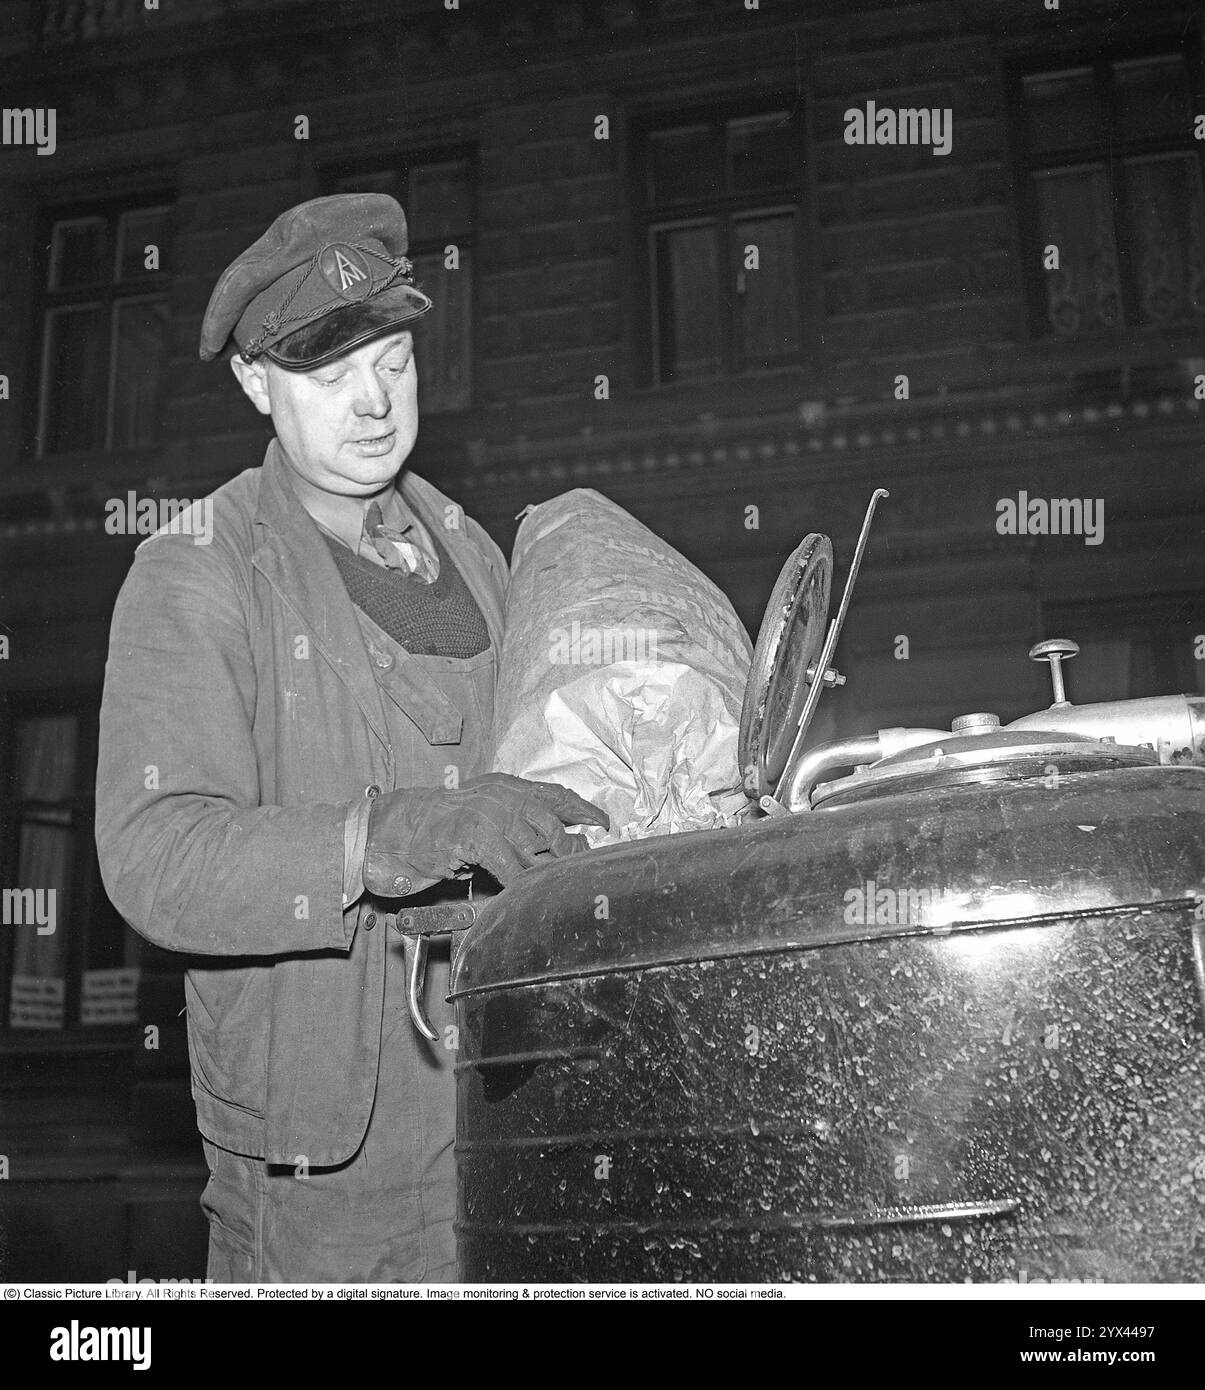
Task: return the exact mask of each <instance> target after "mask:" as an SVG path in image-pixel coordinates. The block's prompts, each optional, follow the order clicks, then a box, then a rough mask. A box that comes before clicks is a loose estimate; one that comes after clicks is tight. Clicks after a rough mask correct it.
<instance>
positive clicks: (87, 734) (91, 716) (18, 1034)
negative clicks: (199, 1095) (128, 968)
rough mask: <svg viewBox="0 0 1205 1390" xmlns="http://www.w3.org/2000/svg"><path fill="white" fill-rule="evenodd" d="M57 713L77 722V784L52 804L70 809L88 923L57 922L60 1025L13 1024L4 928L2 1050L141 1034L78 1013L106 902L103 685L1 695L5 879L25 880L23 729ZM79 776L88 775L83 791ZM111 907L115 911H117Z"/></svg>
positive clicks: (74, 876)
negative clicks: (100, 795) (98, 782)
mask: <svg viewBox="0 0 1205 1390" xmlns="http://www.w3.org/2000/svg"><path fill="white" fill-rule="evenodd" d="M56 715H73V716H75V718H76V720H77V722H78V727H77V734H76V769H75V774H76V781H75V787H76V789H75V790H74V791H73V792H72V793H71V794H70V795H69V796H66V797H64V798H63V799H62V801H61V802H57V803H55V804H56V805H63V806H68V807H70V810H71V831H72V834H73V835H74V836H75V837H76V840H75V852H74V854H73V858H72V865H71V879H70V887H69V889H68V899H67V906H68V909H69V913H70V917H71V919H72V920H73V921H74V922H76V923H77V924H78V923H83V924H84V928H83V930H79V929H74V930H71V929H68V928H66V925H65V924H63V923H60V927H59V929H60V930H63V929H67V930H68V935H67V937H66V940H65V943H64V960H63V980H64V991H63V1026H62V1027H61V1028H13V1027H12V1024H11V1016H12V978H13V962H14V958H15V953H16V936H15V934H12V933H9V932H7V931H5V932H4V933H3V941H2V944H0V1052H2V1051H14V1050H18V1051H31V1050H32V1051H42V1050H53V1049H55V1048H59V1047H72V1046H75V1045H76V1044H81V1045H87V1046H89V1047H91V1046H93V1045H96V1044H101V1045H103V1046H104V1047H106V1048H107V1047H111V1046H117V1047H120V1046H124V1045H126V1043H132V1041H133V1040H134V1039H135V1038H136V1035H137V1032H138V1024H137V1023H133V1024H129V1023H117V1024H104V1023H83V1022H81V1018H80V1015H81V1011H82V999H83V983H84V973H85V970H86V968H87V961H88V946H89V943H90V940H91V933H92V929H93V919H94V911H93V909H94V905H95V904H96V902H97V901H98V899H99V898H105V899H106V901H107V895H106V894H105V887H104V883H103V882H102V880H101V877H100V873H99V867H98V865H97V864H96V858H95V841H96V793H95V775H96V774H95V769H96V760H97V751H98V744H99V732H100V692H99V691H96V690H90V689H83V688H78V687H72V688H68V689H62V690H54V691H46V692H41V691H39V692H37V693H28V694H18V693H9V694H0V884H2V885H4V886H16V887H19V886H21V885H19V884H17V883H16V877H17V872H18V866H19V862H20V847H21V826H22V824H23V823H24V820H23V817H22V814H21V807H22V806H23V804H24V803H23V801H22V799H21V797H20V795H19V788H18V786H17V773H18V757H17V742H18V739H17V732H18V727H19V725H20V723H21V721H22V720H24V719H30V718H34V719H36V718H42V717H53V716H56ZM81 778H83V779H84V780H83V782H82V786H83V789H82V790H81V789H80V788H81ZM110 907H112V904H110ZM113 911H114V912H116V909H115V908H114V909H113ZM124 931H125V932H126V933H130V936H129V940H130V942H131V943H132V945H133V947H134V950H133V960H132V962H131V965H135V966H137V965H140V964H141V956H142V950H141V941H140V939H139V938H138V936H137V935H136V934H134V933H133V932H132V929H131V928H130V927H129V925H128V924H127V925H126V926H125V927H124Z"/></svg>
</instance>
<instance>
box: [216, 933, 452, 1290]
mask: <svg viewBox="0 0 1205 1390" xmlns="http://www.w3.org/2000/svg"><path fill="white" fill-rule="evenodd" d="M410 949H412V948H410ZM447 992H448V961H447V956H446V953H445V954H444V955H443V957H442V959H440V958H437V955H436V948H433V950H432V959H431V961H430V963H429V965H428V969H427V988H426V1001H427V1015H428V1017H429V1018H430V1020H431V1022H432V1024H433V1025H434V1026H435V1028H436V1029H437V1030H438V1032H439V1033H440V1041H439V1042H435V1043H429V1042H428V1041H427V1040H426V1039H425V1038H423V1037H422V1036H421V1035H420V1034H419V1033H418V1031H417V1030H416V1029H415V1027H414V1026H413V1024H412V1023H411V1022H410V1015H409V1013H408V1011H407V1008H406V971H405V961H404V957H403V952H402V946H401V939H400V938H399V937H396V936H394V937H393V939H392V940H391V942H390V950H389V965H388V968H387V975H386V987H385V1021H384V1025H383V1029H382V1034H383V1036H382V1042H381V1069H380V1076H379V1078H378V1081H377V1094H376V1100H375V1102H374V1105H373V1111H372V1117H371V1119H370V1120H369V1124H368V1132H367V1134H366V1135H365V1136H364V1141H363V1143H362V1144H361V1145H360V1148H359V1151H358V1152H357V1153H356V1154H355V1156H354V1157H353V1158H351V1159H349V1160H348V1161H347V1162H346V1163H342V1164H340V1165H339V1166H338V1167H335V1168H310V1169H309V1171H308V1174H306V1173H305V1172H304V1170H303V1169H300V1168H294V1167H291V1166H288V1165H281V1164H270V1163H265V1162H264V1160H263V1159H260V1158H248V1157H246V1156H244V1155H242V1154H235V1153H231V1152H230V1151H229V1150H227V1149H220V1148H218V1147H217V1146H216V1145H214V1144H211V1143H210V1142H209V1141H208V1140H205V1141H204V1145H205V1158H206V1161H207V1162H208V1164H209V1174H210V1176H209V1182H208V1184H207V1185H206V1187H205V1191H204V1194H203V1195H202V1197H201V1206H202V1208H203V1209H204V1211H205V1214H206V1216H207V1217H208V1218H209V1264H208V1269H207V1275H208V1277H209V1278H210V1279H211V1280H214V1281H216V1282H219V1283H288V1284H293V1283H351V1284H359V1283H381V1284H385V1283H410V1282H413V1283H437V1282H440V1283H446V1282H449V1281H451V1280H454V1279H455V1278H456V1245H455V1239H454V1237H453V1234H452V1222H453V1220H454V1218H455V1215H456V1169H455V1163H454V1160H453V1153H452V1149H453V1143H454V1140H455V1134H456V1091H455V1080H454V1076H453V1070H452V1068H453V1064H454V1062H455V1059H456V1053H455V1051H454V1050H453V1048H451V1047H448V1046H445V1041H447V1042H452V1041H453V1039H454V1034H453V1033H452V1032H451V1025H452V1023H453V1011H452V1009H451V1008H450V1007H449V1006H448V1005H447V1004H446V1003H445V1002H444V996H445V995H446V994H447Z"/></svg>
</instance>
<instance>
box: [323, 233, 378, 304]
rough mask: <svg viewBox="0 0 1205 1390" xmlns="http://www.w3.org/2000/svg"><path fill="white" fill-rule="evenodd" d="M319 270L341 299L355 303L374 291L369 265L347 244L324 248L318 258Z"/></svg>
mask: <svg viewBox="0 0 1205 1390" xmlns="http://www.w3.org/2000/svg"><path fill="white" fill-rule="evenodd" d="M318 269H319V270H320V271H321V272H322V278H323V279H324V280H325V281H326V283H327V284H328V285H329V286H330V287H331V289H332V290H334V292H335V293H336V294H337V295H338V296H339V298H340V299H348V300H352V301H353V302H354V301H355V300H358V299H364V298H366V297H367V296H368V294H369V293H370V292H371V291H372V275H371V273H370V272H369V269H368V263H367V262H366V261H365V259H364V257H363V256H362V255H361V254H360V252H359V251H357V250H356V248H355V247H354V246H348V245H347V244H346V242H335V243H333V244H332V245H330V246H324V247H323V248H322V252H321V254H320V255H319V257H318Z"/></svg>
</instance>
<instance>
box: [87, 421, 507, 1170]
mask: <svg viewBox="0 0 1205 1390" xmlns="http://www.w3.org/2000/svg"><path fill="white" fill-rule="evenodd" d="M288 475H289V466H288V464H287V463H286V461H285V460H284V458H283V456H282V454H281V452H280V448H279V445H278V444H277V443H276V442H275V441H273V443H272V444H271V445H270V446H269V448H268V452H267V455H266V457H265V460H264V464H263V466H262V467H261V468H252V469H248V470H247V471H246V472H244V473H242V474H240V475H239V476H238V477H237V478H234V479H233V480H232V481H231V482H229V483H227V484H225V486H223V487H221V488H219V489H218V490H217V492H215V493H213V494H212V496H211V497H210V498H207V499H204V501H202V502H198V503H194V504H193V507H194V509H195V508H197V507H203V506H205V505H206V503H210V504H211V505H212V536H211V539H210V541H209V543H207V544H205V543H198V541H199V538H200V537H201V536H203V535H204V532H205V530H206V529H207V528H206V527H205V526H204V525H203V524H199V523H198V522H197V521H196V520H195V518H194V519H193V520H192V521H190V520H189V518H188V516H187V514H185V515H184V516H182V517H179V518H177V519H176V521H175V522H174V523H173V524H172V526H171V527H169V528H165V529H164V530H163V531H160V532H159V533H157V534H156V535H154V536H151V537H149V538H148V539H147V540H146V541H144V542H143V543H142V544H141V545H140V546H139V547H138V549H137V551H136V553H135V558H134V563H133V566H132V567H131V569H130V573H129V575H128V576H127V578H126V581H125V583H124V585H123V586H122V590H121V593H120V595H119V596H118V600H117V605H116V608H115V610H114V614H113V624H112V630H111V635H110V645H109V659H108V665H107V667H106V675H105V691H104V698H103V701H102V705H101V716H100V753H99V760H98V767H97V790H96V841H97V848H98V853H99V857H100V867H101V873H102V876H103V879H104V884H105V888H106V890H107V891H108V894H109V897H110V898H111V899H112V901H113V903H114V905H115V906H116V907H117V909H118V911H119V912H120V913H121V914H122V916H124V917H125V919H126V920H127V921H128V922H129V923H130V925H131V926H133V927H134V929H135V930H136V931H138V932H140V933H141V934H142V935H143V936H145V937H146V938H147V939H148V940H150V941H152V942H154V943H155V944H156V945H158V946H162V947H165V948H167V949H168V950H172V951H183V952H190V953H193V954H194V959H193V960H192V961H191V962H190V964H189V969H188V972H187V976H186V982H185V992H186V1002H187V1011H188V1036H189V1053H190V1058H191V1062H192V1086H193V1095H194V1098H195V1100H196V1104H197V1117H198V1124H199V1127H200V1129H201V1132H202V1133H203V1134H204V1135H205V1136H206V1137H207V1138H208V1139H210V1140H211V1141H212V1142H213V1143H215V1144H219V1145H221V1146H222V1147H224V1148H228V1149H232V1150H235V1151H236V1152H239V1153H244V1154H250V1155H253V1156H258V1157H263V1158H266V1159H267V1160H268V1161H269V1162H273V1163H288V1164H297V1163H298V1162H300V1161H301V1160H303V1159H304V1160H305V1161H306V1162H307V1163H308V1164H310V1165H314V1166H327V1165H333V1164H337V1163H341V1162H344V1161H345V1160H347V1159H348V1158H350V1157H351V1156H352V1155H353V1154H354V1153H355V1152H356V1150H357V1148H358V1147H359V1144H360V1141H361V1139H362V1138H363V1135H364V1133H365V1131H366V1128H367V1125H368V1118H369V1114H370V1113H371V1110H372V1102H373V1096H374V1093H375V1089H376V1079H377V1072H378V1067H379V1065H380V1045H381V1015H382V1001H383V994H384V982H385V953H386V951H387V949H390V947H389V946H388V945H387V939H388V936H389V933H387V932H386V931H385V930H383V929H382V930H378V931H373V930H371V927H372V925H375V921H376V913H377V912H378V911H380V909H381V906H382V905H381V904H380V903H379V902H376V901H374V900H373V899H371V898H369V897H367V896H366V895H361V896H358V897H356V898H355V899H354V900H353V901H351V902H349V903H348V904H346V905H345V902H344V896H345V895H344V887H345V885H344V855H345V847H346V846H345V838H346V837H345V830H346V827H347V825H348V822H349V817H348V812H349V810H350V808H351V807H352V805H353V804H354V803H356V802H357V801H358V800H359V799H361V798H363V797H365V796H375V795H377V794H379V793H380V791H381V790H385V791H389V790H393V789H394V788H404V787H406V786H413V785H436V784H437V779H436V778H435V777H434V776H433V775H432V767H433V766H434V765H436V764H435V762H434V760H433V758H432V757H428V758H426V760H425V762H424V760H423V759H422V758H420V757H419V756H418V754H419V753H420V752H428V753H432V754H435V755H438V763H439V764H442V762H443V761H445V757H444V754H445V753H446V752H454V751H455V748H454V745H456V744H457V743H458V742H459V740H460V737H461V731H462V725H463V722H464V721H463V709H460V710H458V708H457V706H456V704H455V703H454V702H453V701H452V700H450V699H448V698H447V696H446V695H445V694H444V693H443V691H442V690H441V681H440V678H439V674H438V671H439V665H440V663H439V661H438V660H435V659H430V658H428V659H426V660H423V659H420V658H410V657H408V654H407V653H406V652H405V650H404V649H401V648H398V649H397V652H398V658H399V659H394V657H393V656H392V654H391V655H390V656H389V657H388V658H385V657H383V656H382V654H381V653H380V652H379V651H373V652H370V651H369V647H368V644H367V643H366V640H365V636H364V635H363V633H362V631H361V626H360V622H359V615H358V614H357V612H356V610H355V609H354V607H353V605H352V603H351V600H350V599H349V597H348V595H347V591H346V589H345V587H344V584H343V581H342V580H341V578H340V576H339V572H338V570H337V568H336V567H335V563H334V560H333V559H332V557H331V554H330V552H329V550H328V548H327V544H326V543H325V541H324V540H323V538H322V534H321V533H320V531H319V530H318V527H317V525H316V524H315V522H314V521H313V520H312V519H311V517H310V516H309V514H308V512H306V510H305V508H304V507H303V506H302V505H301V502H300V500H299V499H298V497H297V494H296V493H295V492H294V490H293V488H292V486H291V485H290V483H289V477H288ZM400 487H401V492H402V496H403V498H404V500H405V501H406V502H407V503H408V504H409V506H410V508H411V509H412V511H413V512H414V513H415V514H416V515H417V516H418V517H419V519H420V520H421V521H422V522H423V523H424V524H425V525H426V526H427V527H428V528H429V529H431V530H437V531H438V534H439V536H440V537H441V539H442V541H443V543H444V546H445V549H446V550H447V552H448V554H449V555H450V556H451V558H452V559H453V561H454V563H455V564H456V565H457V567H458V568H459V569H460V571H461V573H462V574H463V575H464V578H465V580H466V582H467V584H468V586H469V588H470V590H471V592H472V594H473V596H474V598H475V599H476V601H477V603H478V604H479V606H480V608H481V611H482V613H483V615H484V617H485V620H486V623H487V626H488V628H489V632H490V637H491V641H492V650H493V651H495V652H496V651H498V650H500V648H501V639H502V622H503V604H504V599H505V590H506V580H507V571H506V562H505V560H504V559H503V557H502V554H501V552H500V551H499V549H498V547H497V546H496V545H495V544H494V542H493V541H492V540H491V539H490V538H489V536H488V535H487V534H486V533H485V531H484V530H483V529H482V528H481V527H480V526H478V525H477V524H476V523H475V522H473V521H472V520H470V519H469V518H467V517H465V516H464V513H463V511H461V510H460V508H458V507H457V506H456V505H455V504H454V503H452V502H450V501H449V499H448V498H447V497H445V496H444V495H443V494H442V493H441V492H439V491H438V490H437V489H436V488H434V487H432V486H431V484H429V483H427V482H425V481H424V480H423V479H421V478H419V477H416V476H415V475H413V474H410V473H409V472H406V473H405V474H403V479H402V482H401V484H400ZM445 745H448V746H451V747H449V748H446V749H445ZM420 763H421V764H423V765H422V766H421V767H418V769H417V770H418V774H419V775H418V776H415V775H414V774H415V772H416V764H420ZM399 848H403V849H404V847H399ZM392 905H393V906H394V907H397V906H399V905H400V904H398V903H394V904H392ZM393 948H394V949H396V940H395V942H394V945H393ZM202 957H204V958H207V959H201V958H202Z"/></svg>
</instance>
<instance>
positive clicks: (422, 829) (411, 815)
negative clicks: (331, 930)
mask: <svg viewBox="0 0 1205 1390" xmlns="http://www.w3.org/2000/svg"><path fill="white" fill-rule="evenodd" d="M567 825H601V826H602V827H603V828H604V829H607V830H609V829H610V826H611V822H610V818H609V817H608V816H607V813H606V812H605V811H601V810H600V809H599V808H598V807H597V806H595V805H593V804H592V803H591V802H589V801H586V800H584V799H583V798H582V797H580V796H578V795H577V793H576V792H572V791H570V790H569V788H568V787H562V786H560V785H559V784H558V783H556V782H528V781H525V780H524V779H523V778H522V777H510V776H508V775H507V774H506V773H504V772H490V773H487V774H486V775H485V776H484V777H474V778H473V779H472V780H471V781H468V782H466V783H465V784H464V786H463V787H460V788H459V789H458V790H456V791H446V790H444V789H443V788H440V787H406V788H403V789H401V790H400V791H395V792H387V793H386V794H385V795H383V796H378V797H377V798H376V799H375V800H374V801H373V803H372V809H371V810H370V811H369V813H368V843H367V846H366V847H365V850H364V886H365V888H367V889H368V891H369V892H370V893H376V894H378V895H379V896H380V897H385V898H404V897H406V896H408V895H409V894H411V893H417V892H419V891H420V890H421V889H423V888H429V887H430V886H431V884H433V883H437V882H439V880H440V879H445V878H451V877H453V876H454V875H455V874H456V873H457V872H458V871H459V870H460V869H463V868H466V867H467V866H469V865H480V867H481V868H483V869H486V870H488V872H489V873H491V874H493V876H494V877H495V878H496V879H497V880H498V882H499V883H501V884H502V885H503V886H505V885H506V884H507V883H509V882H510V881H511V879H513V878H515V877H516V876H517V875H518V874H521V873H522V872H523V870H524V869H529V868H531V867H532V865H533V864H535V863H537V862H538V857H539V856H540V855H542V854H550V855H553V856H555V857H557V858H560V857H561V856H563V855H568V854H576V853H578V852H579V851H581V850H584V849H586V848H588V846H587V843H586V841H585V839H584V838H583V837H582V836H581V835H569V834H567V833H566V831H565V826H567Z"/></svg>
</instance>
